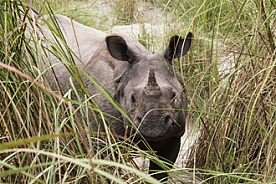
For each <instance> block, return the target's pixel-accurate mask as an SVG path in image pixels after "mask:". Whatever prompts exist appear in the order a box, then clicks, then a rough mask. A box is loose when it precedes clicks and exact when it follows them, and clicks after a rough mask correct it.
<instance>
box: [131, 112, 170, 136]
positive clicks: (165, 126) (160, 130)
mask: <svg viewBox="0 0 276 184" xmlns="http://www.w3.org/2000/svg"><path fill="white" fill-rule="evenodd" d="M134 125H135V126H136V127H137V128H138V130H139V132H140V133H141V134H142V135H143V136H145V137H146V138H157V137H162V136H165V135H166V134H167V133H168V132H170V130H171V129H173V127H174V126H175V123H174V121H173V120H172V118H171V117H170V115H166V116H164V117H161V118H158V119H156V118H152V117H145V118H144V119H142V118H139V117H137V118H136V120H135V122H134Z"/></svg>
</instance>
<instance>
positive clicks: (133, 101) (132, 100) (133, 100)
mask: <svg viewBox="0 0 276 184" xmlns="http://www.w3.org/2000/svg"><path fill="white" fill-rule="evenodd" d="M131 102H132V103H135V102H136V100H135V97H134V95H131Z"/></svg>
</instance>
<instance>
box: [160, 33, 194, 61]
mask: <svg viewBox="0 0 276 184" xmlns="http://www.w3.org/2000/svg"><path fill="white" fill-rule="evenodd" d="M192 38H193V34H192V33H191V32H189V33H188V34H187V36H186V39H183V38H182V37H180V36H178V35H175V36H173V37H171V40H170V43H169V45H168V47H167V48H166V49H165V51H164V57H165V58H167V59H168V60H169V61H172V59H174V58H179V57H181V56H184V55H185V54H186V53H187V52H188V51H189V49H190V47H191V43H192Z"/></svg>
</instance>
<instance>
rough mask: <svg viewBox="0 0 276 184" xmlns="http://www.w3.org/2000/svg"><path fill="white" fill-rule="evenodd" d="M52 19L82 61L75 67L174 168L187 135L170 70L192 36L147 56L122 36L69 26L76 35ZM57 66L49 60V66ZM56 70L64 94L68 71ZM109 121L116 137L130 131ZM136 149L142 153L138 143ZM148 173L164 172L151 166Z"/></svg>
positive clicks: (106, 107)
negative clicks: (111, 99)
mask: <svg viewBox="0 0 276 184" xmlns="http://www.w3.org/2000/svg"><path fill="white" fill-rule="evenodd" d="M56 18H57V21H58V22H59V25H60V27H61V29H62V30H63V34H64V36H65V39H66V40H67V43H68V45H69V46H70V48H71V49H72V50H73V51H74V52H75V53H76V55H77V56H78V57H80V58H81V61H82V62H80V61H77V59H76V63H77V66H78V67H80V68H82V69H83V70H85V71H86V72H87V74H88V75H89V76H91V77H92V78H93V79H95V80H98V82H99V83H100V84H101V86H102V87H104V88H105V89H106V90H107V91H108V92H109V93H110V94H111V95H112V96H113V97H114V98H115V99H116V100H117V101H118V103H119V104H120V105H121V107H122V108H123V110H124V111H125V112H128V115H129V117H130V119H132V121H133V122H134V124H135V126H136V127H137V128H138V130H139V132H140V134H137V136H136V138H135V139H136V141H138V140H139V139H140V138H141V136H143V137H144V138H145V139H146V140H147V141H148V143H149V144H150V146H151V147H152V149H153V150H154V151H156V152H157V155H158V156H159V157H160V158H161V157H163V158H165V159H167V160H169V161H171V162H172V163H174V162H175V160H176V158H177V155H178V152H179V148H180V137H181V136H182V135H183V134H184V132H185V118H186V109H187V99H186V94H185V90H184V86H183V84H182V82H181V79H180V78H179V77H178V76H177V74H176V73H175V72H174V70H173V67H172V59H173V58H178V57H181V56H183V55H185V54H186V53H187V52H188V50H189V48H190V45H191V39H192V34H191V33H189V34H188V35H187V37H186V39H183V38H181V37H179V36H174V37H172V38H171V39H170V42H169V45H168V47H167V48H166V49H165V51H164V52H163V53H157V54H151V53H150V52H149V51H148V50H147V49H146V48H145V47H144V46H142V45H141V44H140V43H139V42H137V41H134V40H131V39H129V38H127V37H126V36H122V35H106V34H105V33H103V32H100V31H98V30H95V29H92V28H88V27H86V26H84V25H81V24H79V23H76V22H74V21H72V22H73V25H74V29H75V32H74V31H73V29H72V22H71V20H70V19H69V18H67V17H64V16H61V15H57V16H56ZM45 29H46V28H45ZM75 35H76V37H75ZM76 40H77V42H78V44H76ZM185 40H186V41H185ZM78 45H79V48H78ZM58 62H59V61H58V60H56V59H54V58H53V61H52V63H58ZM54 70H55V73H56V75H57V78H58V80H59V83H60V84H61V88H62V90H63V91H64V92H66V91H67V84H68V78H69V77H70V74H69V72H68V71H67V70H66V69H65V67H64V66H63V65H62V64H60V65H57V66H55V67H54ZM47 79H48V82H49V83H50V85H51V87H52V88H53V89H56V85H55V82H54V80H53V76H52V74H50V73H48V74H47ZM83 80H84V83H85V85H86V86H85V87H86V88H87V89H88V91H89V92H90V93H91V94H92V95H94V94H101V93H100V92H99V90H98V89H97V88H96V87H95V86H94V85H93V84H92V83H91V82H90V81H89V80H88V79H87V78H85V77H83ZM94 100H95V101H96V103H97V105H98V106H99V107H100V109H102V110H103V111H104V112H106V113H108V114H111V115H113V116H115V117H121V115H120V113H119V112H118V111H117V110H116V109H115V108H114V107H113V106H112V105H111V104H110V103H109V102H108V101H107V100H106V99H105V98H104V97H103V96H102V95H96V96H95V98H94ZM110 121H111V122H112V123H113V127H114V130H115V132H116V133H117V134H119V135H124V134H125V132H126V131H128V130H129V129H126V127H130V126H131V123H129V122H128V121H127V120H124V122H125V123H121V122H118V121H114V120H110ZM132 132H133V131H132ZM130 134H131V132H130V131H128V135H130ZM139 146H140V147H141V148H145V146H144V145H142V144H140V145H139ZM150 170H162V168H160V167H159V166H157V165H156V164H154V163H153V162H150ZM154 177H155V178H157V179H162V178H165V177H167V174H156V175H154Z"/></svg>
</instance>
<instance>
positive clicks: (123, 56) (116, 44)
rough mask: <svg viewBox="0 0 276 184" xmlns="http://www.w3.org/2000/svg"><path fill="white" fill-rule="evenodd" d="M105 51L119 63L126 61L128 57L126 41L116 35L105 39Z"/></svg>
mask: <svg viewBox="0 0 276 184" xmlns="http://www.w3.org/2000/svg"><path fill="white" fill-rule="evenodd" d="M105 41H106V44H107V49H108V51H109V53H110V55H111V56H112V57H113V58H115V59H117V60H121V61H128V60H129V56H128V55H127V51H128V46H127V43H126V41H125V40H124V39H123V38H122V37H120V36H117V35H110V36H107V37H106V39H105Z"/></svg>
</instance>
